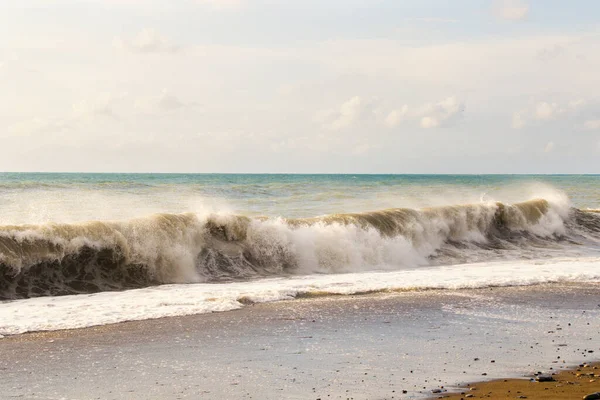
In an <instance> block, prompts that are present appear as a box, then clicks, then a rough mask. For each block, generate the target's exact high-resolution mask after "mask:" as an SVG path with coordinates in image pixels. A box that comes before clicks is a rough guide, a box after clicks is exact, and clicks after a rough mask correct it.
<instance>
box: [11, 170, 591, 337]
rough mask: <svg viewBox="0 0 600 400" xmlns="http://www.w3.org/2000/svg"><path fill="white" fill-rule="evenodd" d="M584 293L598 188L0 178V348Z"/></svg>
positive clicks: (494, 181) (484, 181) (381, 180)
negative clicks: (159, 326) (515, 290)
mask: <svg viewBox="0 0 600 400" xmlns="http://www.w3.org/2000/svg"><path fill="white" fill-rule="evenodd" d="M552 282H560V283H569V282H575V283H597V282H600V175H326V174H318V175H301V174H256V175H254V174H96V173H1V174H0V336H7V335H16V334H20V333H24V332H29V331H43V330H57V329H71V328H81V327H88V326H95V325H104V324H112V323H116V322H122V321H129V320H144V319H150V318H160V317H167V316H181V315H191V314H201V313H209V312H224V311H229V310H234V309H239V308H242V307H246V306H249V305H252V304H256V303H261V302H273V301H279V300H294V299H299V298H306V297H316V296H325V297H326V296H328V295H354V294H361V293H374V292H411V291H422V290H427V289H437V290H448V291H453V290H458V289H465V288H486V287H499V286H528V285H537V284H546V283H552Z"/></svg>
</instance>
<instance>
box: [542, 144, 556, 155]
mask: <svg viewBox="0 0 600 400" xmlns="http://www.w3.org/2000/svg"><path fill="white" fill-rule="evenodd" d="M553 150H554V142H548V143H547V144H546V146H545V147H544V153H552V151H553Z"/></svg>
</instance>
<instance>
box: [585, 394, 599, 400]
mask: <svg viewBox="0 0 600 400" xmlns="http://www.w3.org/2000/svg"><path fill="white" fill-rule="evenodd" d="M598 399H600V392H596V393H590V394H588V395H587V396H584V398H583V400H598Z"/></svg>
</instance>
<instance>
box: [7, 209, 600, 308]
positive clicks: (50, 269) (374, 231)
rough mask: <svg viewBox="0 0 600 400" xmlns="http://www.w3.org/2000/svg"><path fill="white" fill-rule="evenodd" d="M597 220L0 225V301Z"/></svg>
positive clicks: (535, 251)
mask: <svg viewBox="0 0 600 400" xmlns="http://www.w3.org/2000/svg"><path fill="white" fill-rule="evenodd" d="M599 237H600V215H598V214H597V213H594V212H587V211H581V210H577V209H569V207H568V206H566V205H564V204H556V203H552V202H550V201H548V200H544V199H536V200H531V201H527V202H523V203H517V204H512V205H511V204H503V203H481V204H468V205H456V206H447V207H434V208H426V209H421V210H415V209H388V210H380V211H374V212H366V213H353V214H333V215H327V216H322V217H315V218H304V219H285V218H264V217H259V218H250V217H246V216H239V215H232V214H210V215H206V216H199V215H196V214H192V213H187V214H157V215H153V216H150V217H147V218H140V219H134V220H129V221H117V222H108V221H107V222H100V221H95V222H88V223H82V224H45V225H19V226H3V227H0V298H4V299H14V298H23V297H32V296H46V295H62V294H74V293H92V292H98V291H106V290H122V289H128V288H137V287H145V286H150V285H155V284H161V283H185V282H199V281H209V282H210V281H221V280H231V279H249V278H252V277H255V276H265V275H289V274H303V273H315V272H317V273H338V272H352V271H361V270H369V269H406V268H417V267H419V266H422V265H431V264H452V263H461V262H474V261H485V260H491V259H497V258H523V257H525V258H531V257H533V256H536V255H537V256H540V255H542V256H543V255H544V252H545V251H551V250H552V249H553V248H556V246H557V245H563V244H564V245H573V244H575V245H576V244H577V243H583V242H586V243H592V244H593V246H596V247H598V239H599Z"/></svg>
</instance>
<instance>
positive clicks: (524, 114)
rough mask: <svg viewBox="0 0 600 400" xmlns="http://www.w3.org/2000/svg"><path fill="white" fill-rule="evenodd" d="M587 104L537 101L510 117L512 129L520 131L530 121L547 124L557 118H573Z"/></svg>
mask: <svg viewBox="0 0 600 400" xmlns="http://www.w3.org/2000/svg"><path fill="white" fill-rule="evenodd" d="M586 104H587V103H586V101H585V100H583V99H577V100H572V101H569V102H565V103H557V102H549V101H538V102H536V103H534V104H532V105H530V106H529V107H527V108H525V109H523V110H521V111H517V112H515V113H514V114H513V117H512V127H513V128H514V129H521V128H523V127H525V125H527V124H529V123H531V121H538V122H540V123H541V122H547V121H552V120H557V119H559V118H567V117H573V116H575V115H577V113H578V110H579V109H580V108H581V107H583V106H585V105H586Z"/></svg>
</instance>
